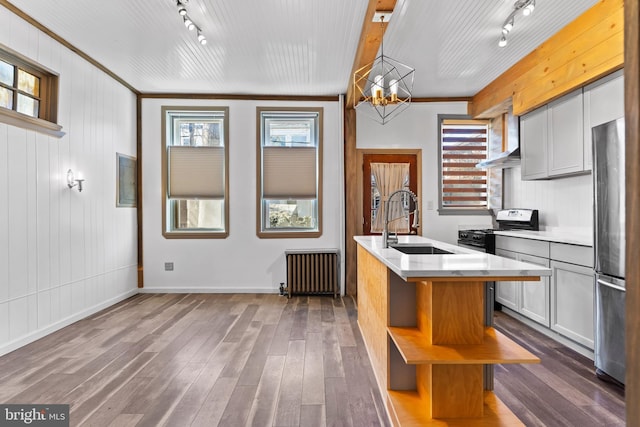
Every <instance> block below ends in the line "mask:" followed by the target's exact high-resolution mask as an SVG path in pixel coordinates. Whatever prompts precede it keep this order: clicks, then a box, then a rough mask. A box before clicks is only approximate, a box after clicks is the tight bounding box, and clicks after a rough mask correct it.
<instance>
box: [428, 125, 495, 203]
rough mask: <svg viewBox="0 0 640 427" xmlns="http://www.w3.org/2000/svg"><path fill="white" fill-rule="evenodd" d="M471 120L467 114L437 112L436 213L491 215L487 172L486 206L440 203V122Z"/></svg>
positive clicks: (488, 131)
mask: <svg viewBox="0 0 640 427" xmlns="http://www.w3.org/2000/svg"><path fill="white" fill-rule="evenodd" d="M451 119H453V120H473V118H472V117H471V116H470V115H467V114H438V124H437V126H436V128H437V129H436V132H437V141H438V215H491V210H490V209H489V173H487V207H483V208H476V207H470V208H466V209H465V208H447V207H444V206H443V205H442V122H443V121H444V120H451ZM489 134H490V125H488V127H487V153H489Z"/></svg>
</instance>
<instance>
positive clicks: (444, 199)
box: [438, 116, 489, 214]
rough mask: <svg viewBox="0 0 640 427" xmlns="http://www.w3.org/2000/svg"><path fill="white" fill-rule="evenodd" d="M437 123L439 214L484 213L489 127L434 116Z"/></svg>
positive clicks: (486, 188)
mask: <svg viewBox="0 0 640 427" xmlns="http://www.w3.org/2000/svg"><path fill="white" fill-rule="evenodd" d="M438 119H439V123H440V129H439V134H440V172H441V173H440V207H439V208H440V209H439V212H440V214H465V213H472V214H478V213H480V211H483V213H486V212H488V206H489V186H488V175H487V170H486V169H480V168H476V164H477V163H479V162H481V161H482V160H486V158H487V153H488V149H487V144H488V132H489V124H488V122H487V121H484V120H471V119H466V118H461V117H459V116H458V117H447V116H438Z"/></svg>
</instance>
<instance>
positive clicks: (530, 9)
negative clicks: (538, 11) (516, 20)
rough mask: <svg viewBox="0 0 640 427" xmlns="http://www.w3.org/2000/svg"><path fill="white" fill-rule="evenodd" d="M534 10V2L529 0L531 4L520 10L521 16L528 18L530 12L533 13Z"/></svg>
mask: <svg viewBox="0 0 640 427" xmlns="http://www.w3.org/2000/svg"><path fill="white" fill-rule="evenodd" d="M535 8H536V1H535V0H531V2H530V3H529V4H527V5H526V6H525V7H524V9H522V14H523V15H524V16H529V15H531V12H533V10H534V9H535Z"/></svg>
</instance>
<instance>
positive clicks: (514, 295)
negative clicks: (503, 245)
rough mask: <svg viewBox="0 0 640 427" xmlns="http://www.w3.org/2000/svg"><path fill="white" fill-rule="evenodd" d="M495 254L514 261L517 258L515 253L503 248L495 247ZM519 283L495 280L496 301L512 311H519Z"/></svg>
mask: <svg viewBox="0 0 640 427" xmlns="http://www.w3.org/2000/svg"><path fill="white" fill-rule="evenodd" d="M496 255H498V256H501V257H505V258H509V259H513V260H516V261H517V260H518V254H517V253H515V252H510V251H505V250H503V249H496ZM520 283H521V282H496V301H498V302H499V303H500V304H502V305H503V306H505V307H507V308H510V309H511V310H513V311H519V308H518V307H519V304H518V300H519V299H520Z"/></svg>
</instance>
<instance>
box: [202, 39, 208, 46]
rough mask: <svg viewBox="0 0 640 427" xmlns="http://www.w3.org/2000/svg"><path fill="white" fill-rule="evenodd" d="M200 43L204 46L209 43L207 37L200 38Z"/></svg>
mask: <svg viewBox="0 0 640 427" xmlns="http://www.w3.org/2000/svg"><path fill="white" fill-rule="evenodd" d="M200 44H201V45H203V46H204V45H205V44H207V39H205V38H204V37H202V40H200Z"/></svg>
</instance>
